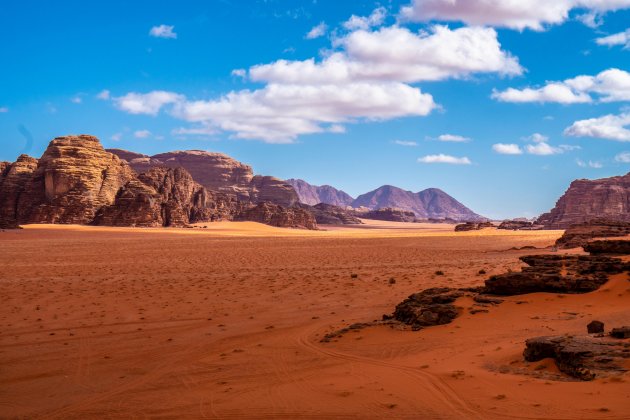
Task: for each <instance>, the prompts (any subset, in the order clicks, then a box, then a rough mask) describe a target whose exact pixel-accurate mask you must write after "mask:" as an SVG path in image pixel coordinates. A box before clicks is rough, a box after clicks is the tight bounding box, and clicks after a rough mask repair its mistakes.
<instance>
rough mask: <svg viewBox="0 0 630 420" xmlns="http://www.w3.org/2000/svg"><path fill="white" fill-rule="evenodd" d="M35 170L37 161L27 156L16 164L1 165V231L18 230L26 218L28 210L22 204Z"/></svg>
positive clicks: (3, 163)
mask: <svg viewBox="0 0 630 420" xmlns="http://www.w3.org/2000/svg"><path fill="white" fill-rule="evenodd" d="M35 169H37V159H35V158H32V157H30V156H27V155H21V156H20V157H18V159H17V161H16V162H15V163H8V162H2V164H0V229H14V228H17V227H18V226H19V223H20V221H21V220H22V219H23V218H24V217H23V213H24V212H25V211H26V210H28V208H25V207H23V206H21V203H22V202H24V201H25V198H26V197H25V196H24V192H25V191H26V188H27V186H28V185H29V183H30V181H31V178H32V177H33V173H34V172H35Z"/></svg>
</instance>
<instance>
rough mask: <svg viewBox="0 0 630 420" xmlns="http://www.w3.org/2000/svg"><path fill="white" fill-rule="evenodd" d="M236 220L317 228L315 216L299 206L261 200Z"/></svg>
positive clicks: (278, 225)
mask: <svg viewBox="0 0 630 420" xmlns="http://www.w3.org/2000/svg"><path fill="white" fill-rule="evenodd" d="M235 220H238V221H250V222H258V223H264V224H266V225H270V226H277V227H291V228H299V229H313V230H315V229H317V222H316V221H315V217H314V216H313V214H311V213H310V212H309V211H307V210H305V209H303V208H300V207H283V206H280V205H278V204H273V203H268V202H263V203H259V204H258V205H256V206H254V207H251V208H248V209H246V210H244V211H243V212H241V213H240V214H238V215H237V216H236V218H235Z"/></svg>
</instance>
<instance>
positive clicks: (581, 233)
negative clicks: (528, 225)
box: [556, 219, 630, 249]
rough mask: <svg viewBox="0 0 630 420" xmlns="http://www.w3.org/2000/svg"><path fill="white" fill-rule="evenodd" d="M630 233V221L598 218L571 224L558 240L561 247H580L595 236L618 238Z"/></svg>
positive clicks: (557, 243) (557, 242)
mask: <svg viewBox="0 0 630 420" xmlns="http://www.w3.org/2000/svg"><path fill="white" fill-rule="evenodd" d="M627 235H630V222H621V221H614V220H604V219H596V220H592V221H590V222H586V223H580V224H576V225H571V226H570V227H569V228H568V229H567V230H566V231H565V232H564V234H563V235H562V236H561V237H560V238H559V239H558V240H557V241H556V246H557V247H558V248H561V249H570V248H578V247H582V246H584V245H586V244H587V243H588V242H590V241H591V240H593V239H595V238H618V237H621V236H627Z"/></svg>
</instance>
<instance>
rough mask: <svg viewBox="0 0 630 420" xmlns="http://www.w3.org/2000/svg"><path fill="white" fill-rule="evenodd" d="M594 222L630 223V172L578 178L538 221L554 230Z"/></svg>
mask: <svg viewBox="0 0 630 420" xmlns="http://www.w3.org/2000/svg"><path fill="white" fill-rule="evenodd" d="M593 219H606V220H616V221H623V222H630V173H629V174H626V175H624V176H615V177H611V178H602V179H594V180H589V179H578V180H576V181H573V182H572V183H571V185H570V186H569V189H568V190H567V191H566V192H565V193H564V195H563V196H562V197H560V199H559V200H558V202H557V203H556V206H555V207H554V208H553V209H552V210H551V211H550V212H549V213H545V214H543V215H542V216H540V218H539V219H538V223H540V224H543V225H545V227H547V228H550V229H566V228H568V227H569V226H571V225H574V224H578V223H584V222H589V221H591V220H593Z"/></svg>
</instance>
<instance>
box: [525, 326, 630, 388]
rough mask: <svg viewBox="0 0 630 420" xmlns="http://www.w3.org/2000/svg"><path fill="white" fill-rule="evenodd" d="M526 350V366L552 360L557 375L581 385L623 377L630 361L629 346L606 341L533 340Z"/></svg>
mask: <svg viewBox="0 0 630 420" xmlns="http://www.w3.org/2000/svg"><path fill="white" fill-rule="evenodd" d="M525 346H526V347H525V351H524V352H523V357H524V358H525V360H527V361H528V362H537V361H539V360H542V359H546V358H553V359H554V361H555V362H556V365H557V366H558V369H560V371H562V372H564V373H566V374H567V375H570V376H573V377H574V378H577V379H580V380H583V381H590V380H593V379H595V378H600V377H607V376H611V375H619V374H623V373H624V372H626V371H627V369H626V368H625V367H624V366H626V365H627V363H628V359H629V358H630V351H629V350H630V343H628V342H624V341H621V340H615V339H611V338H608V337H592V336H581V337H579V336H556V337H536V338H530V339H529V340H527V341H526V342H525Z"/></svg>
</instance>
